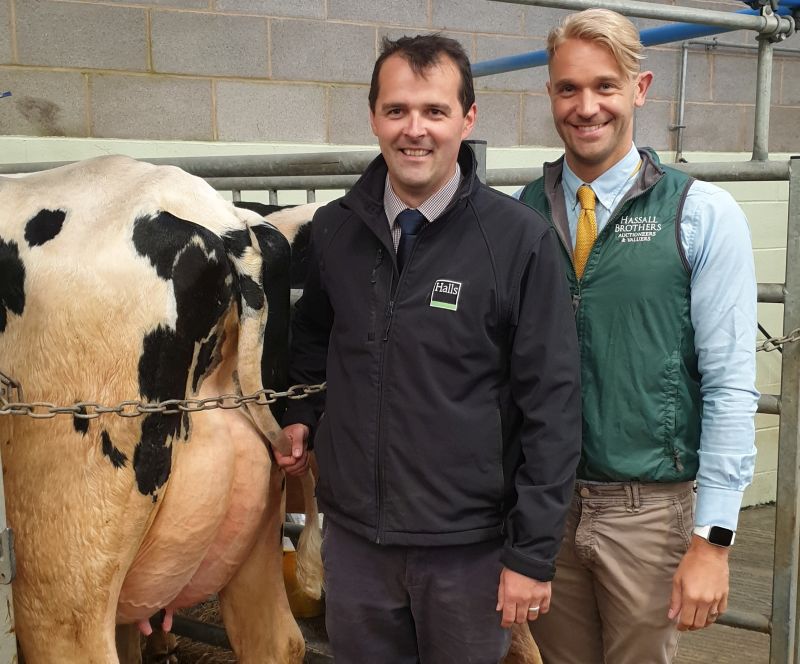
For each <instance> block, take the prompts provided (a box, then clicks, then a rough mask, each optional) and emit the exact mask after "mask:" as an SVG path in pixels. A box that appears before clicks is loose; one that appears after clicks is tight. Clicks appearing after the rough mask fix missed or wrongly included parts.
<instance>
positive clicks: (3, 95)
mask: <svg viewBox="0 0 800 664" xmlns="http://www.w3.org/2000/svg"><path fill="white" fill-rule="evenodd" d="M10 96H11V93H10V92H0V99H2V98H3V97H10Z"/></svg>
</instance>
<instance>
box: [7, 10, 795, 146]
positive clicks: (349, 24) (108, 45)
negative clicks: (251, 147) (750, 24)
mask: <svg viewBox="0 0 800 664" xmlns="http://www.w3.org/2000/svg"><path fill="white" fill-rule="evenodd" d="M662 4H679V5H684V6H694V7H701V8H706V9H716V10H723V11H732V10H736V9H740V8H741V7H742V3H741V2H736V1H734V0H724V1H723V0H698V1H695V0H673V1H672V2H669V3H662ZM564 14H565V12H564V11H561V10H556V9H547V8H540V7H529V6H523V5H514V4H505V3H497V2H490V1H489V0H469V1H465V0H404V1H403V2H397V1H395V0H303V1H302V2H300V1H298V0H0V92H2V91H5V90H10V91H11V92H12V96H11V97H8V98H6V99H2V100H0V134H4V135H22V136H75V137H100V138H135V139H157V140H174V139H179V140H197V141H278V142H287V143H309V144H311V143H323V144H324V143H336V144H346V145H347V144H362V145H363V144H370V145H371V144H374V140H373V137H372V135H371V133H370V131H369V127H368V122H367V103H366V99H367V86H368V83H369V77H370V72H371V68H372V63H373V62H374V59H375V57H376V54H377V49H378V44H379V40H380V38H381V37H383V36H384V35H388V36H392V37H396V36H398V35H401V34H416V33H418V32H428V31H434V30H440V31H443V32H444V33H445V34H447V35H449V36H452V37H454V38H456V39H458V40H459V41H460V42H461V43H462V44H464V46H465V47H466V49H467V52H468V53H469V54H470V57H471V58H472V60H473V61H474V62H478V61H482V60H487V59H491V58H496V57H500V56H505V55H511V54H517V53H522V52H526V51H531V50H538V49H541V48H542V47H543V46H544V38H545V35H546V33H547V31H548V30H549V29H550V28H551V27H552V26H553V25H555V24H556V23H557V22H558V21H559V20H560V18H561V17H562V16H563V15H564ZM636 22H637V24H638V25H639V26H640V27H641V28H648V27H655V26H658V25H663V24H662V23H660V22H657V21H651V20H640V19H636ZM720 40H721V41H725V42H726V43H733V44H737V45H740V46H741V45H751V46H752V45H754V44H755V41H754V35H753V34H752V33H748V32H742V31H739V32H734V33H729V34H727V35H722V36H721V37H720ZM782 48H790V49H792V50H793V51H795V52H800V38H798V37H795V38H793V39H790V40H787V42H785V45H784V46H782ZM646 66H647V67H648V68H651V69H652V70H653V71H654V72H655V74H656V79H655V84H654V86H653V88H652V92H651V95H650V99H651V101H650V102H649V103H648V105H647V106H646V107H645V108H644V109H643V110H642V112H641V113H640V114H639V118H638V124H637V141H638V142H639V143H642V144H649V145H652V146H653V147H656V148H660V149H670V148H672V147H674V141H675V136H674V132H673V131H670V126H671V125H673V124H674V123H675V118H676V117H677V101H676V99H677V90H678V71H679V68H680V50H679V48H678V45H667V46H660V47H655V48H651V49H648V59H647V61H646ZM755 71H756V58H755V52H754V51H751V50H745V49H732V48H722V47H720V48H716V49H713V50H706V49H705V48H704V47H702V46H692V47H691V48H690V52H689V70H688V84H687V94H688V97H687V105H686V115H685V117H686V125H687V128H686V132H685V135H684V149H686V150H714V151H717V150H721V151H747V150H750V149H751V144H752V119H753V105H754V90H755ZM798 74H800V57H797V56H796V55H786V54H776V58H775V66H774V78H773V108H772V119H773V122H772V130H771V149H772V150H773V151H779V152H780V151H784V152H789V151H798V149H800V145H798V138H797V132H796V131H795V129H794V128H795V127H797V126H800V76H799V75H798ZM545 79H546V70H545V69H543V68H538V69H532V70H525V71H519V72H513V73H508V74H502V75H496V76H491V77H484V78H480V79H477V81H476V83H477V86H476V87H477V91H478V106H479V119H478V126H477V130H476V134H475V136H476V137H480V138H484V139H486V140H488V141H489V144H490V145H493V146H501V147H505V146H529V145H537V146H557V145H559V141H558V137H557V135H556V134H555V131H554V130H553V127H552V122H551V121H550V118H549V104H548V100H547V97H546V94H545V89H544V83H545Z"/></svg>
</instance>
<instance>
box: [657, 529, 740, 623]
mask: <svg viewBox="0 0 800 664" xmlns="http://www.w3.org/2000/svg"><path fill="white" fill-rule="evenodd" d="M727 608H728V549H727V548H726V547H720V546H714V545H713V544H709V543H708V542H707V541H706V540H704V539H703V538H702V537H698V536H697V535H692V543H691V545H690V546H689V550H688V551H687V552H686V554H685V555H684V556H683V560H681V564H680V565H678V569H677V571H676V572H675V576H674V577H673V579H672V598H671V599H670V604H669V612H668V613H667V617H668V618H669V619H670V620H675V619H677V622H678V629H679V630H680V631H685V630H695V629H703V627H707V626H708V625H711V624H713V623H714V621H715V620H716V619H717V617H718V616H719V614H721V613H725V611H726V610H727Z"/></svg>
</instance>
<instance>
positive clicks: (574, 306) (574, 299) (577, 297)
mask: <svg viewBox="0 0 800 664" xmlns="http://www.w3.org/2000/svg"><path fill="white" fill-rule="evenodd" d="M580 306H581V296H580V293H575V294H574V295H573V296H572V313H574V314H575V315H576V316H577V315H578V307H580Z"/></svg>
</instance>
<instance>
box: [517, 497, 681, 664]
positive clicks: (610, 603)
mask: <svg viewBox="0 0 800 664" xmlns="http://www.w3.org/2000/svg"><path fill="white" fill-rule="evenodd" d="M693 520H694V493H693V489H692V483H691V482H683V483H676V484H640V483H638V482H627V483H613V484H612V483H609V484H593V483H582V482H578V483H577V485H576V489H575V497H574V499H573V501H572V505H571V507H570V511H569V515H568V516H567V526H566V530H565V533H564V540H563V543H562V545H561V552H560V553H559V556H558V560H557V562H556V576H555V579H553V599H552V602H551V604H550V612H549V613H547V614H545V615H543V616H541V617H540V618H539V619H538V620H537V621H536V622H534V623H531V632H533V637H534V639H536V643H537V645H538V646H539V650H540V651H541V653H542V659H543V660H544V662H545V664H645V663H646V664H669V662H672V659H673V658H674V656H675V652H676V650H677V647H678V631H677V630H676V628H675V624H674V623H673V622H671V621H670V620H668V619H667V610H668V609H669V602H670V593H671V591H672V576H673V575H674V574H675V570H676V569H677V568H678V564H679V563H680V561H681V558H682V557H683V554H684V553H686V550H687V549H688V548H689V543H690V541H691V537H692V523H693Z"/></svg>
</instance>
